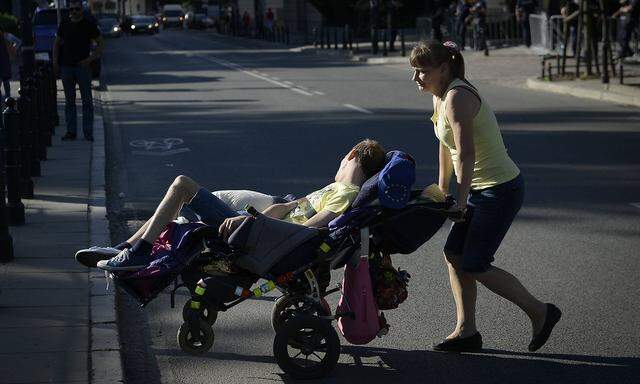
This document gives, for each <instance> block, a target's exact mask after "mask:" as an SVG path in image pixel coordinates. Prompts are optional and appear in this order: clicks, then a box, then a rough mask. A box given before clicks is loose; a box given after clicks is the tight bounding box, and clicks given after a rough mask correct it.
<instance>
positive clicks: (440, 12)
mask: <svg viewBox="0 0 640 384" xmlns="http://www.w3.org/2000/svg"><path fill="white" fill-rule="evenodd" d="M449 3H450V0H432V1H431V28H432V29H433V39H435V40H438V41H442V28H441V26H442V24H446V22H447V11H448V9H449Z"/></svg>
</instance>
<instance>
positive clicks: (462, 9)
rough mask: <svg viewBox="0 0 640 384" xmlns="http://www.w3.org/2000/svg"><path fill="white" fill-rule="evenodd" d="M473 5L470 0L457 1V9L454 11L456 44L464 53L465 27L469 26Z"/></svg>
mask: <svg viewBox="0 0 640 384" xmlns="http://www.w3.org/2000/svg"><path fill="white" fill-rule="evenodd" d="M472 5H473V1H472V0H459V3H458V7H457V9H456V35H457V36H458V44H459V46H460V50H461V51H464V47H465V45H466V38H467V25H469V22H470V21H471V19H470V15H471V12H470V9H471V6H472Z"/></svg>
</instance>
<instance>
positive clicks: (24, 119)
mask: <svg viewBox="0 0 640 384" xmlns="http://www.w3.org/2000/svg"><path fill="white" fill-rule="evenodd" d="M18 93H19V94H20V97H19V98H18V113H20V149H21V152H20V154H21V156H20V159H21V160H20V192H21V194H22V197H24V198H25V199H33V180H31V158H32V155H31V151H32V150H33V146H32V143H31V140H30V139H31V135H30V132H29V100H28V99H27V92H26V90H24V89H22V88H20V89H19V90H18Z"/></svg>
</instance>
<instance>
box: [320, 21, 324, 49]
mask: <svg viewBox="0 0 640 384" xmlns="http://www.w3.org/2000/svg"><path fill="white" fill-rule="evenodd" d="M320 49H324V26H322V27H320Z"/></svg>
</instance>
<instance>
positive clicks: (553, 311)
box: [529, 303, 562, 352]
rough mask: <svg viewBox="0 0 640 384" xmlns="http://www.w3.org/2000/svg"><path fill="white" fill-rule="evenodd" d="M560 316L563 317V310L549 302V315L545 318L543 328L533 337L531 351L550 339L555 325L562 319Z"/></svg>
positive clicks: (530, 344) (530, 345)
mask: <svg viewBox="0 0 640 384" xmlns="http://www.w3.org/2000/svg"><path fill="white" fill-rule="evenodd" d="M560 317H562V311H561V310H560V309H559V308H558V307H556V306H555V305H553V304H551V303H547V316H546V317H545V319H544V325H543V326H542V330H540V332H538V334H537V335H535V336H534V337H533V339H531V342H530V343H529V351H531V352H535V351H537V350H538V349H540V348H542V346H543V345H544V344H545V343H546V342H547V340H549V336H551V331H553V327H555V326H556V324H557V323H558V321H560Z"/></svg>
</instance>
